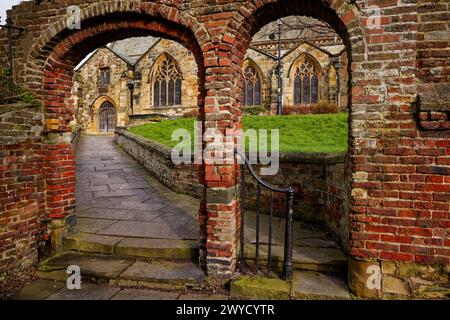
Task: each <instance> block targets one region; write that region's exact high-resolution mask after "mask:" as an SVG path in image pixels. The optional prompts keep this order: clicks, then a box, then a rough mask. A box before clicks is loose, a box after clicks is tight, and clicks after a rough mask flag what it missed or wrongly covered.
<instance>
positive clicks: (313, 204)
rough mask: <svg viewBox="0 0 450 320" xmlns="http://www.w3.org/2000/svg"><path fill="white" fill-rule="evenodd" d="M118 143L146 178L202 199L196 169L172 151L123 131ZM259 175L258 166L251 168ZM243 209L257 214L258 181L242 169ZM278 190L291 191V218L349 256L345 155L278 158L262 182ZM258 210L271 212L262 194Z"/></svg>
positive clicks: (282, 204)
mask: <svg viewBox="0 0 450 320" xmlns="http://www.w3.org/2000/svg"><path fill="white" fill-rule="evenodd" d="M115 141H116V143H117V144H118V145H119V146H120V147H121V148H123V149H124V150H125V151H126V152H127V153H128V154H129V155H131V156H132V157H133V158H135V159H136V160H137V161H138V162H139V163H141V164H142V165H143V166H144V167H145V168H146V169H147V170H148V172H149V173H150V174H151V175H153V176H154V177H155V178H156V179H158V180H159V181H160V182H161V183H163V184H164V185H166V186H167V187H169V188H170V189H172V190H174V191H176V192H178V193H183V194H188V195H191V196H194V197H196V198H201V197H202V194H203V187H202V185H201V184H200V182H199V174H198V166H197V165H175V164H173V162H172V161H171V149H170V148H168V147H167V146H164V145H161V144H159V143H155V142H152V141H149V140H148V139H144V138H141V137H139V136H137V135H134V134H132V133H130V132H128V131H126V130H124V129H118V130H116V133H115ZM254 168H255V170H256V172H257V173H258V174H259V172H260V168H261V166H260V165H256V166H254ZM244 174H245V198H244V203H243V205H244V208H245V209H248V210H256V181H255V179H254V178H253V177H252V176H251V174H250V171H249V170H248V169H247V168H245V173H244ZM261 177H262V178H263V180H264V181H266V182H268V183H271V184H273V185H276V186H280V187H283V186H292V187H293V188H294V190H295V201H294V218H295V219H296V220H301V221H305V222H307V223H313V224H315V225H317V226H319V227H322V228H324V229H326V230H328V231H330V232H331V233H333V234H334V235H335V237H336V239H338V241H339V242H340V243H341V245H342V247H343V249H344V250H348V224H347V223H348V211H347V208H348V194H347V193H348V189H346V181H347V176H346V172H345V155H344V154H320V153H318V154H310V153H293V154H282V155H281V158H280V169H279V171H278V173H277V174H276V175H274V176H267V177H265V176H261ZM261 210H262V212H263V213H266V214H268V213H269V211H270V193H269V192H267V191H265V190H264V188H262V193H261ZM274 215H275V216H279V217H285V215H286V199H285V196H284V194H278V193H274Z"/></svg>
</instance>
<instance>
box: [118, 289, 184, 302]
mask: <svg viewBox="0 0 450 320" xmlns="http://www.w3.org/2000/svg"><path fill="white" fill-rule="evenodd" d="M179 295H180V294H179V293H178V292H166V291H157V290H150V289H123V290H120V291H119V292H118V293H117V294H116V295H115V296H114V297H112V299H111V300H176V299H177V298H178V296H179Z"/></svg>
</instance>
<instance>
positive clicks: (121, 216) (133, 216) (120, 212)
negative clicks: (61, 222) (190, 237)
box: [77, 208, 163, 222]
mask: <svg viewBox="0 0 450 320" xmlns="http://www.w3.org/2000/svg"><path fill="white" fill-rule="evenodd" d="M162 214H163V213H162V212H158V211H141V210H133V211H131V210H127V209H110V208H88V209H82V210H81V209H80V210H77V217H79V218H92V219H108V220H129V221H130V220H133V221H146V222H150V221H153V220H155V219H156V218H157V217H159V216H160V215H162Z"/></svg>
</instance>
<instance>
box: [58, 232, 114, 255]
mask: <svg viewBox="0 0 450 320" xmlns="http://www.w3.org/2000/svg"><path fill="white" fill-rule="evenodd" d="M121 240H123V238H122V237H115V236H102V235H97V234H90V233H76V234H72V235H70V236H67V237H65V238H64V248H65V249H66V250H77V251H85V252H92V253H110V254H112V253H114V252H115V247H116V245H117V244H118V243H119V242H120V241H121Z"/></svg>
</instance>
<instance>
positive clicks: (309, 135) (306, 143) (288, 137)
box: [130, 113, 348, 152]
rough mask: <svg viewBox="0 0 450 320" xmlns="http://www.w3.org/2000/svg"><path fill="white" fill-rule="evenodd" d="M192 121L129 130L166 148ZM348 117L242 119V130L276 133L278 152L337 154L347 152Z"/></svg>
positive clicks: (161, 123) (330, 115) (339, 114)
mask: <svg viewBox="0 0 450 320" xmlns="http://www.w3.org/2000/svg"><path fill="white" fill-rule="evenodd" d="M194 121H195V119H193V118H188V119H176V120H167V121H162V122H159V123H148V124H145V125H141V126H137V127H134V128H131V129H130V131H131V132H132V133H134V134H137V135H139V136H142V137H144V138H147V139H149V140H152V141H156V142H159V143H161V144H164V145H167V146H169V147H174V146H175V145H176V144H177V143H178V142H177V141H171V135H172V132H173V131H174V130H176V129H179V128H184V129H186V130H188V131H189V132H190V133H191V136H192V137H193V132H194ZM347 123H348V115H347V114H346V113H338V114H314V115H295V116H281V117H280V116H245V117H244V129H249V128H252V129H256V130H258V129H268V131H269V136H270V129H279V130H280V151H281V152H340V151H346V150H347V131H348V124H347ZM269 145H270V144H269Z"/></svg>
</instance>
